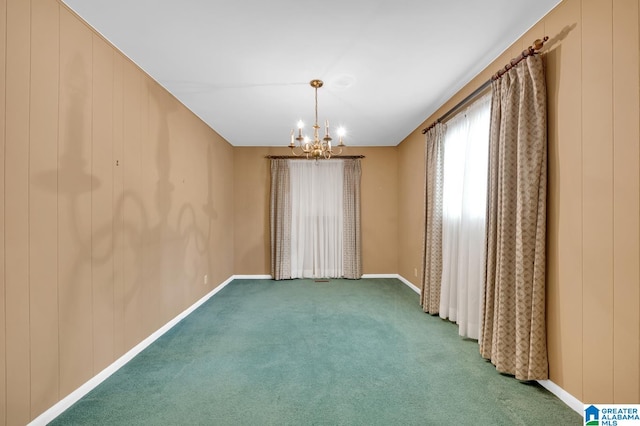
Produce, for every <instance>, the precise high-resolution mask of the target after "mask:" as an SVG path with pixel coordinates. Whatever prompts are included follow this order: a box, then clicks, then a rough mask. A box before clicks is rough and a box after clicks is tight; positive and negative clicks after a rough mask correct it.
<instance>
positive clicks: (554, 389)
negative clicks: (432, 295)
mask: <svg viewBox="0 0 640 426" xmlns="http://www.w3.org/2000/svg"><path fill="white" fill-rule="evenodd" d="M362 278H396V279H398V280H400V281H402V282H403V283H404V284H405V285H407V286H408V287H409V288H410V289H412V290H413V291H415V292H416V293H418V294H420V289H419V288H418V287H416V286H415V285H414V284H412V283H411V282H410V281H409V280H407V279H406V278H404V277H402V276H401V275H399V274H364V275H362ZM234 279H272V277H271V275H232V276H231V277H229V278H228V279H227V280H225V281H224V282H223V283H221V284H220V285H219V286H217V287H216V288H214V289H213V290H211V291H210V292H209V293H207V294H206V295H205V296H203V297H202V298H201V299H200V300H198V301H197V302H195V303H194V304H193V305H191V306H190V307H189V308H187V309H185V310H184V311H183V312H182V313H180V314H178V315H177V316H176V317H175V318H173V319H172V320H171V321H169V322H168V323H166V324H165V325H164V326H162V327H161V328H159V329H158V330H157V331H156V332H154V333H153V334H151V335H150V336H149V337H147V338H146V339H144V340H143V341H142V342H140V343H139V344H137V345H136V346H135V347H134V348H132V349H131V350H130V351H129V352H127V353H126V354H124V355H122V356H121V357H120V358H118V359H117V360H116V361H114V362H113V363H112V364H111V365H109V366H108V367H107V368H105V369H104V370H102V371H101V372H100V373H98V374H97V375H96V376H94V377H93V378H91V379H90V380H89V381H87V382H86V383H85V384H83V385H82V386H80V387H79V388H78V389H76V390H75V391H73V392H71V393H70V394H69V395H67V396H66V397H65V398H63V399H62V400H60V401H59V402H58V403H57V404H55V405H54V406H53V407H51V408H49V409H48V410H47V411H45V412H44V413H42V414H40V415H39V416H38V417H36V418H35V419H33V420H32V421H31V422H30V423H29V426H41V425H42V426H45V425H46V424H47V423H49V422H51V421H53V420H54V419H55V418H56V417H58V416H59V415H60V414H62V413H63V412H64V411H65V410H67V409H68V408H69V407H71V406H72V405H73V404H75V403H76V402H77V401H79V400H80V399H81V398H82V397H83V396H85V395H86V394H88V393H89V392H90V391H91V390H93V389H94V388H95V387H96V386H98V385H99V384H100V383H102V382H104V381H105V380H106V379H108V378H109V377H110V376H111V375H112V374H113V373H115V372H116V371H118V370H119V369H120V368H121V367H123V366H124V365H125V364H126V363H127V362H129V361H131V360H132V359H133V358H134V357H135V356H136V355H138V354H139V353H140V352H142V351H143V350H144V349H146V348H147V347H148V346H149V345H151V344H152V343H153V342H155V341H156V340H157V339H158V338H160V336H162V335H163V334H165V333H166V332H167V331H169V330H170V329H171V328H172V327H173V326H175V325H176V324H177V323H179V322H180V321H181V320H183V319H184V318H185V317H187V316H188V315H189V314H191V313H192V312H193V311H195V310H196V309H197V308H198V307H200V306H201V305H202V304H203V303H204V302H206V301H207V300H209V299H210V298H211V297H213V296H214V295H215V294H216V293H218V292H219V291H220V290H222V289H223V288H224V287H226V286H227V284H229V283H230V282H231V281H233V280H234ZM538 383H540V385H541V386H542V387H544V388H545V389H547V390H548V391H549V392H551V393H552V394H554V395H555V396H557V397H558V398H559V399H560V400H561V401H562V402H564V403H565V404H567V406H569V407H570V408H571V409H573V410H574V411H576V412H577V413H578V414H582V411H583V407H584V406H583V404H582V402H580V401H579V400H578V399H577V398H575V397H574V396H573V395H571V394H570V393H569V392H567V391H565V390H564V389H562V388H561V387H560V386H558V385H556V384H555V383H553V382H552V381H551V380H538Z"/></svg>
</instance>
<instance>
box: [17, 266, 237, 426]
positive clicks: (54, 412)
mask: <svg viewBox="0 0 640 426" xmlns="http://www.w3.org/2000/svg"><path fill="white" fill-rule="evenodd" d="M234 279H235V275H234V276H231V277H229V278H228V279H227V280H226V281H224V282H223V283H221V284H220V285H218V286H217V287H216V288H214V289H213V290H211V291H210V292H209V293H207V294H206V295H205V296H203V297H202V298H201V299H200V300H198V301H197V302H195V303H194V304H193V305H191V306H190V307H188V308H187V309H186V310H184V311H183V312H182V313H180V314H178V315H177V316H176V317H175V318H173V319H172V320H171V321H169V322H168V323H166V324H165V325H163V326H162V327H161V328H159V329H158V330H157V331H156V332H154V333H153V334H151V335H150V336H149V337H147V338H146V339H144V340H143V341H142V342H140V343H138V344H137V345H136V346H135V347H133V348H132V349H131V350H129V352H127V353H126V354H124V355H122V356H121V357H120V358H118V359H117V360H116V361H114V362H113V363H112V364H111V365H109V366H108V367H107V368H105V369H104V370H102V371H101V372H100V373H98V374H97V375H95V376H94V377H92V378H91V379H89V381H87V382H86V383H85V384H83V385H82V386H80V387H79V388H78V389H76V390H75V391H73V392H71V393H70V394H69V395H67V396H66V397H64V398H63V399H61V400H60V401H59V402H58V403H57V404H56V405H54V406H53V407H51V408H49V409H48V410H47V411H45V412H44V413H42V414H40V415H39V416H38V417H36V418H35V419H33V420H32V421H31V422H30V423H29V426H31V425H33V426H40V425H42V426H44V425H46V424H47V423H49V422H51V421H52V420H54V419H55V418H56V417H58V416H59V415H60V414H62V413H63V412H64V411H65V410H66V409H68V408H69V407H71V406H72V405H73V404H75V403H76V402H77V401H79V400H80V399H81V398H82V397H83V396H85V395H86V394H88V393H89V392H90V391H92V390H93V389H94V388H95V387H96V386H98V385H99V384H100V383H102V382H104V381H105V380H106V379H108V378H109V377H110V376H111V375H112V374H113V373H115V372H116V371H118V370H119V369H120V368H122V367H123V366H124V365H125V364H126V363H127V362H129V361H131V360H132V359H133V358H134V357H135V356H136V355H138V354H139V353H140V352H142V351H143V350H144V349H146V348H147V347H148V346H149V345H151V344H152V343H153V342H155V341H156V340H157V339H158V338H159V337H160V336H162V335H163V334H164V333H166V332H167V331H169V330H170V329H171V328H172V327H173V326H174V325H176V324H177V323H179V322H180V321H181V320H182V319H184V318H185V317H186V316H188V315H189V314H191V313H192V312H193V311H195V310H196V309H197V308H198V307H200V305H202V304H203V303H204V302H206V301H207V300H209V299H210V298H211V297H212V296H213V295H215V294H216V293H218V292H219V291H220V290H222V289H223V288H224V287H225V286H226V285H227V284H229V283H230V282H231V281H233V280H234Z"/></svg>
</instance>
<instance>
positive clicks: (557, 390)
mask: <svg viewBox="0 0 640 426" xmlns="http://www.w3.org/2000/svg"><path fill="white" fill-rule="evenodd" d="M538 383H540V385H541V386H542V387H543V388H545V389H547V390H548V391H549V392H551V393H552V394H554V395H555V396H557V397H558V399H560V401H562V402H564V403H565V404H567V406H568V407H569V408H571V409H572V410H573V411H575V412H576V413H578V414H580V415H581V416H582V415H583V414H584V404H583V403H582V402H581V401H580V400H579V399H578V398H576V397H575V396H573V395H571V394H570V393H569V392H567V391H566V390H564V389H562V388H561V387H560V386H558V385H556V384H555V383H553V382H552V381H551V380H538Z"/></svg>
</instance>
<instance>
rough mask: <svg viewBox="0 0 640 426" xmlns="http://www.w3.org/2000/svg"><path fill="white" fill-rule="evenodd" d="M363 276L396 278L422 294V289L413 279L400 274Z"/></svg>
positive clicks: (369, 275) (369, 276)
mask: <svg viewBox="0 0 640 426" xmlns="http://www.w3.org/2000/svg"><path fill="white" fill-rule="evenodd" d="M362 278H396V279H398V280H400V281H402V282H403V283H404V284H405V285H406V286H407V287H409V288H410V289H411V290H413V291H415V292H416V293H418V294H420V289H419V288H418V287H416V286H415V285H414V284H413V283H412V282H411V281H409V280H408V279H406V278H405V277H403V276H402V275H399V274H363V275H362Z"/></svg>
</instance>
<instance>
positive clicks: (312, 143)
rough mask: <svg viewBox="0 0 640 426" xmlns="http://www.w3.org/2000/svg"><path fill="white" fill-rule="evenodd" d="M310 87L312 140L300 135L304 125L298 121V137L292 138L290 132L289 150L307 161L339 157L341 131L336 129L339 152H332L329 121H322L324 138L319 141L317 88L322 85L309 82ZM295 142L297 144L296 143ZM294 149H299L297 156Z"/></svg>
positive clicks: (319, 82) (292, 134) (313, 81)
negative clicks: (312, 114) (312, 97)
mask: <svg viewBox="0 0 640 426" xmlns="http://www.w3.org/2000/svg"><path fill="white" fill-rule="evenodd" d="M310 84H311V87H313V89H314V95H315V96H314V98H315V116H314V118H315V121H314V123H313V140H310V139H309V138H308V137H307V136H303V135H302V128H303V127H304V124H303V122H302V120H299V121H298V137H297V138H294V137H293V136H294V131H293V130H292V131H291V142H290V144H289V148H291V153H292V154H293V155H295V156H296V157H299V156H303V155H304V156H305V157H306V158H308V159H315V160H318V159H321V158H324V159H329V158H331V156H334V155H340V154H341V153H342V147H344V146H345V145H344V142H343V140H342V136H343V135H344V132H343V129H342V128H340V129H338V134H339V135H340V143H339V145H338V146H339V147H340V151H339V152H334V151H333V147H332V146H331V141H332V139H331V136H329V120H325V121H324V138H322V139H320V135H319V133H320V125H319V124H318V88H320V87H322V85H323V84H324V83H323V82H322V80H311V82H310ZM296 141H297V143H296ZM296 148H297V149H299V150H300V151H302V152H300V153H299V154H298V153H296Z"/></svg>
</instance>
